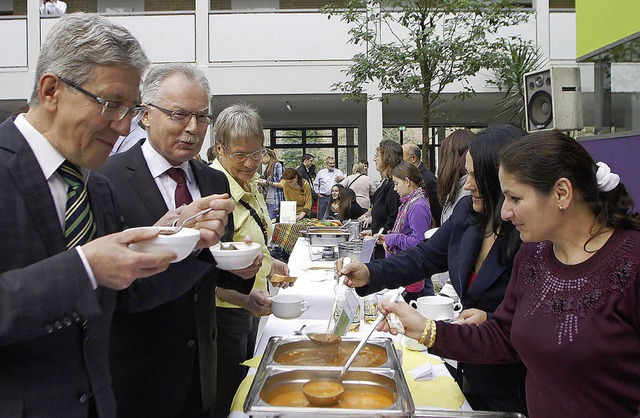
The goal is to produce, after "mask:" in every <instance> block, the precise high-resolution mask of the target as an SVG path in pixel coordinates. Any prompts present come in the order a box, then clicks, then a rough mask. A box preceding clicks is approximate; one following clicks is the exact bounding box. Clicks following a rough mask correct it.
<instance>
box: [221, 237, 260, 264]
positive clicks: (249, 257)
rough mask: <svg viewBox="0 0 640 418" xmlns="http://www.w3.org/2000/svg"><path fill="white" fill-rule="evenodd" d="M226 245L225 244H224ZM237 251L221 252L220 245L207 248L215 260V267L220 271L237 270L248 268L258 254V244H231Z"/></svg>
mask: <svg viewBox="0 0 640 418" xmlns="http://www.w3.org/2000/svg"><path fill="white" fill-rule="evenodd" d="M225 244H227V243H225ZM230 244H233V245H235V247H236V248H237V250H221V249H220V244H219V243H218V244H216V245H214V246H213V247H209V250H211V254H212V255H213V258H215V259H216V267H218V268H219V269H220V270H239V269H243V268H245V267H249V266H250V265H251V263H253V260H255V259H256V257H257V256H258V254H259V253H260V244H258V243H256V242H252V243H251V244H245V243H244V242H231V243H230Z"/></svg>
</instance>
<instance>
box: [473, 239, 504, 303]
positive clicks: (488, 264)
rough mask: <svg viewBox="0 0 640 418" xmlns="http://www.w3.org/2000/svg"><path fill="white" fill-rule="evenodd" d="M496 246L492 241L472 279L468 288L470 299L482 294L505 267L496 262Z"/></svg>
mask: <svg viewBox="0 0 640 418" xmlns="http://www.w3.org/2000/svg"><path fill="white" fill-rule="evenodd" d="M497 251H498V247H497V245H496V244H495V243H494V244H493V246H492V247H491V249H490V250H489V253H488V254H487V258H485V260H484V263H482V267H481V268H480V271H479V272H478V276H477V277H476V280H474V281H473V283H472V284H471V287H470V288H469V292H468V293H469V297H470V298H471V299H477V298H478V297H479V296H480V295H482V294H483V293H484V292H485V291H486V290H487V289H488V288H489V287H491V285H492V284H493V283H495V281H496V280H498V277H500V275H501V274H502V272H503V271H504V269H505V266H502V265H500V263H499V262H498V254H497Z"/></svg>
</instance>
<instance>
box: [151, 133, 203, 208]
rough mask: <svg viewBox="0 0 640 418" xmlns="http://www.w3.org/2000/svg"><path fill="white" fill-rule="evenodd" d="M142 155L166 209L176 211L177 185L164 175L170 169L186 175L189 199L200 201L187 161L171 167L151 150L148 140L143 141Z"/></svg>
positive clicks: (198, 190) (194, 179) (198, 191)
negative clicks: (177, 169) (179, 169)
mask: <svg viewBox="0 0 640 418" xmlns="http://www.w3.org/2000/svg"><path fill="white" fill-rule="evenodd" d="M142 155H143V156H144V159H145V160H146V161H147V167H149V171H150V172H151V176H152V177H153V179H154V180H155V182H156V185H157V186H158V190H160V193H161V194H162V198H163V199H164V202H165V203H166V204H167V209H169V210H171V209H176V199H175V193H176V184H177V183H176V182H175V181H174V180H173V179H172V178H171V177H169V175H168V174H167V173H166V171H167V170H168V169H170V168H171V167H176V168H181V169H182V170H184V172H185V173H186V175H187V187H188V188H189V193H191V197H192V198H193V200H196V199H200V197H201V195H200V189H199V188H198V185H197V184H196V178H195V176H194V175H193V171H192V170H191V166H190V165H189V162H188V161H184V162H183V163H182V164H180V165H178V166H172V165H171V164H170V163H169V162H168V161H167V160H166V159H165V158H164V157H163V156H162V155H160V154H158V152H157V151H156V150H155V149H153V147H152V146H151V143H150V142H149V140H146V141H144V143H143V144H142Z"/></svg>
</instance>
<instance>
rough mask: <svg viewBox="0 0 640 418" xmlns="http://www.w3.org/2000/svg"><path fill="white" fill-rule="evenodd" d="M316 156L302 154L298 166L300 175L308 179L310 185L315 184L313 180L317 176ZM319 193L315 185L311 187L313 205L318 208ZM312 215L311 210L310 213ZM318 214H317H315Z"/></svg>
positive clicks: (297, 169)
mask: <svg viewBox="0 0 640 418" xmlns="http://www.w3.org/2000/svg"><path fill="white" fill-rule="evenodd" d="M313 160H315V157H314V156H313V155H311V154H304V155H303V156H302V160H301V164H300V165H299V166H298V167H297V168H296V171H297V172H298V174H299V175H300V178H301V179H303V180H306V181H307V182H308V183H309V185H310V186H312V185H313V180H314V179H315V178H316V166H315V165H314V164H313ZM317 205H318V195H317V194H316V192H315V190H313V186H312V187H311V206H312V207H313V206H315V207H316V209H317ZM308 215H309V216H311V212H309V213H308ZM314 216H317V215H314Z"/></svg>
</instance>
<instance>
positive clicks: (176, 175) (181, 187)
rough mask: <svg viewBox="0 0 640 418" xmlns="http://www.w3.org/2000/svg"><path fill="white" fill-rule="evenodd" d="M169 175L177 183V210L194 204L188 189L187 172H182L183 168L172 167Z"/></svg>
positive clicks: (168, 171)
mask: <svg viewBox="0 0 640 418" xmlns="http://www.w3.org/2000/svg"><path fill="white" fill-rule="evenodd" d="M167 174H168V175H169V177H171V178H172V179H173V181H175V182H176V183H177V184H176V195H175V200H176V208H179V207H180V206H182V205H188V204H189V203H191V202H193V197H191V193H189V188H188V187H187V176H186V174H185V172H184V171H182V169H181V168H175V167H171V168H170V169H168V170H167Z"/></svg>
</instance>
